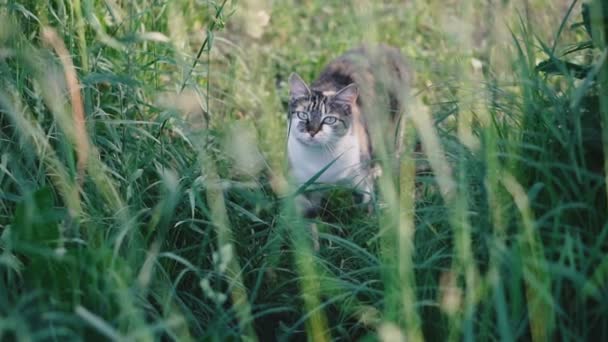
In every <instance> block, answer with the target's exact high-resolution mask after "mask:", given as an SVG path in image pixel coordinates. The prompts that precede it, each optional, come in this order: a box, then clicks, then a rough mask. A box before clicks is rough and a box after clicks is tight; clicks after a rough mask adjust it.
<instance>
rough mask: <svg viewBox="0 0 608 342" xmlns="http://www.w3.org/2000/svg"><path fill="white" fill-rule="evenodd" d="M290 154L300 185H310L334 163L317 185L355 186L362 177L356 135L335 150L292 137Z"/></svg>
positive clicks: (334, 147) (347, 137)
mask: <svg viewBox="0 0 608 342" xmlns="http://www.w3.org/2000/svg"><path fill="white" fill-rule="evenodd" d="M287 154H288V158H289V162H290V164H291V172H292V175H293V176H294V177H295V180H296V181H297V182H298V183H300V184H303V183H305V182H307V181H308V180H309V179H311V178H312V177H313V176H314V175H316V174H317V173H318V172H319V171H321V170H322V169H323V168H324V167H326V166H327V165H329V164H330V163H332V162H333V164H331V166H330V167H329V168H328V169H327V170H325V171H324V172H323V173H322V174H321V176H320V177H319V178H318V179H317V180H316V182H317V183H331V184H336V183H351V184H353V183H356V182H357V180H358V179H359V178H360V177H361V155H360V152H359V143H358V141H357V138H356V137H355V136H354V135H347V136H345V137H344V138H342V139H341V140H340V142H339V143H338V144H336V145H335V146H332V148H331V149H328V148H324V147H320V146H309V145H305V144H303V143H302V142H300V141H298V140H297V139H296V138H295V137H294V136H293V135H290V136H289V138H288V141H287ZM334 160H335V161H334Z"/></svg>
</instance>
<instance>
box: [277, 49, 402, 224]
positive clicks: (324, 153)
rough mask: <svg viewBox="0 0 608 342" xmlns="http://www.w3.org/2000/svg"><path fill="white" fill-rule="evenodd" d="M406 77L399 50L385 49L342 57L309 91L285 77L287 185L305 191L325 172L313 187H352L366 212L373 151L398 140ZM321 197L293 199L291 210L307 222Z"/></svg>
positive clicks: (394, 147) (391, 148)
mask: <svg viewBox="0 0 608 342" xmlns="http://www.w3.org/2000/svg"><path fill="white" fill-rule="evenodd" d="M410 77H411V74H410V70H409V68H408V66H407V64H406V62H405V60H404V58H403V57H402V55H401V53H400V52H399V50H398V49H396V48H394V47H390V46H387V45H377V46H363V47H359V48H355V49H352V50H349V51H347V52H346V53H344V54H343V55H341V56H340V57H338V58H336V59H334V60H333V61H331V62H330V63H329V64H328V65H327V66H326V67H325V69H324V70H323V71H322V72H321V74H320V76H319V77H318V78H317V79H316V80H315V81H314V82H312V84H311V86H308V85H307V84H306V82H305V81H304V80H303V79H302V78H301V77H300V76H299V75H298V74H297V73H292V74H291V76H290V77H289V105H288V130H287V156H288V161H289V168H290V173H291V175H292V177H293V179H295V181H296V182H297V183H298V184H299V185H301V184H304V183H306V182H308V181H309V180H310V179H311V178H312V177H314V176H315V175H318V173H319V172H320V171H321V170H323V169H324V168H326V167H327V169H326V170H325V171H324V172H322V173H321V174H320V175H318V178H317V179H316V180H315V182H317V183H327V184H341V185H346V186H349V187H352V188H353V189H354V190H356V192H358V193H359V195H360V197H361V201H360V202H361V203H363V204H368V205H369V204H370V202H371V200H372V199H373V198H374V196H375V195H374V194H375V189H374V188H375V186H374V179H375V178H376V177H377V175H378V173H379V168H378V166H377V165H375V163H374V161H375V154H374V151H375V149H377V148H378V147H382V146H380V144H385V146H384V147H385V148H388V149H389V151H397V153H398V150H399V149H400V146H399V143H395V141H400V140H402V139H400V132H399V129H398V126H399V122H400V117H401V113H402V112H403V110H404V106H405V103H404V102H405V99H406V98H407V93H408V91H409V82H410ZM373 125H375V126H373ZM372 132H376V133H377V134H371V133H372ZM374 137H376V138H374ZM391 137H392V138H391ZM330 164H331V165H330ZM328 165H329V167H328ZM323 195H324V194H323V192H318V191H317V192H314V191H313V192H307V193H305V194H304V195H302V196H299V197H298V198H297V199H296V206H297V208H298V211H299V212H300V213H301V214H302V215H303V216H305V217H308V218H310V217H314V216H316V215H317V214H318V212H319V209H320V203H321V200H322V199H323Z"/></svg>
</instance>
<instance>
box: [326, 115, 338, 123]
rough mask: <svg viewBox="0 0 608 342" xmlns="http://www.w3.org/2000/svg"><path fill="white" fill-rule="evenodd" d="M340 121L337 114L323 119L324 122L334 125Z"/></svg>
mask: <svg viewBox="0 0 608 342" xmlns="http://www.w3.org/2000/svg"><path fill="white" fill-rule="evenodd" d="M337 121H338V119H336V117H335V116H328V117H326V118H325V119H323V123H324V124H328V125H333V124H335V123H336V122H337Z"/></svg>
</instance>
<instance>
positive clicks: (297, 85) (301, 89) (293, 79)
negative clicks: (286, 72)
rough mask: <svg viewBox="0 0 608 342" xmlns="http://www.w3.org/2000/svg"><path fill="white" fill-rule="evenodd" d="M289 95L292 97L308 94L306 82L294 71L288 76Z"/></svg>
mask: <svg viewBox="0 0 608 342" xmlns="http://www.w3.org/2000/svg"><path fill="white" fill-rule="evenodd" d="M289 96H291V97H292V98H298V97H306V96H310V89H308V86H307V85H306V82H304V80H302V78H301V77H300V75H298V74H296V73H295V72H294V73H292V74H291V75H290V76H289Z"/></svg>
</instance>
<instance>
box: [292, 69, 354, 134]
mask: <svg viewBox="0 0 608 342" xmlns="http://www.w3.org/2000/svg"><path fill="white" fill-rule="evenodd" d="M357 95H358V89H357V86H356V85H355V84H354V83H353V84H350V85H348V86H346V87H344V88H342V89H340V90H339V91H337V92H335V93H323V92H320V91H316V90H311V89H310V88H309V87H308V86H307V85H306V83H305V82H304V81H303V80H302V78H300V76H298V75H297V74H295V73H293V74H291V76H290V77H289V96H290V99H289V116H288V117H289V121H290V134H293V135H294V137H295V138H296V139H298V140H299V141H300V142H302V143H303V144H305V145H309V146H324V145H332V144H335V143H336V142H338V141H339V140H340V139H341V138H343V137H344V136H345V135H346V134H348V133H349V131H350V127H351V124H352V111H353V106H355V105H356V104H355V103H356V100H357Z"/></svg>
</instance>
